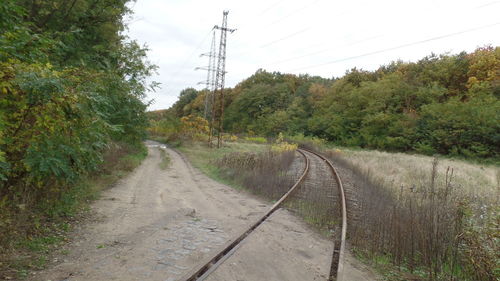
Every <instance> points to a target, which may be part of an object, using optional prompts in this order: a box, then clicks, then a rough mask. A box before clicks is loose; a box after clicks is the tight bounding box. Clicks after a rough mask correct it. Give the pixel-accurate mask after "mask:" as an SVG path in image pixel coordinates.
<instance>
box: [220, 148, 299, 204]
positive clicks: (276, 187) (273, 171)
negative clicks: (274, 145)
mask: <svg viewBox="0 0 500 281" xmlns="http://www.w3.org/2000/svg"><path fill="white" fill-rule="evenodd" d="M294 154H295V151H291V150H288V151H280V152H278V151H272V150H269V151H265V152H260V153H254V152H231V153H227V154H225V155H224V156H223V157H222V158H220V159H216V160H215V161H214V163H213V164H214V165H215V166H217V167H218V168H219V169H220V175H221V176H222V177H224V178H226V179H231V180H233V181H236V183H238V184H239V185H241V186H243V187H245V188H246V189H248V190H250V191H251V192H253V193H255V194H257V195H260V196H263V197H265V198H268V199H271V200H277V199H279V198H280V197H281V196H282V195H283V194H285V193H286V192H287V191H288V189H289V188H290V187H291V186H292V184H293V183H294V175H293V174H290V173H288V170H289V167H290V165H291V164H292V162H293V160H294V157H295V155H294Z"/></svg>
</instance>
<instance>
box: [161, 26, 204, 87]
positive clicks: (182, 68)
mask: <svg viewBox="0 0 500 281" xmlns="http://www.w3.org/2000/svg"><path fill="white" fill-rule="evenodd" d="M212 30H213V28H212V29H211V30H210V31H209V32H208V33H207V34H206V35H205V36H204V37H203V39H202V40H201V41H200V43H199V44H198V45H197V46H196V48H194V49H193V51H192V52H191V54H189V56H188V57H187V59H186V60H185V61H184V62H183V63H182V64H181V66H180V67H179V69H177V71H176V72H174V73H173V74H172V75H171V76H170V79H169V80H168V82H167V83H166V85H165V86H166V87H168V86H169V84H170V83H171V82H172V80H173V79H174V78H176V77H177V76H178V75H179V74H180V73H181V72H182V71H183V70H184V68H186V65H187V64H188V63H189V61H190V60H191V59H192V58H193V56H194V54H195V53H196V52H197V51H198V50H199V49H200V48H201V46H202V45H203V43H205V41H206V40H207V38H208V37H209V35H210V34H211V33H212Z"/></svg>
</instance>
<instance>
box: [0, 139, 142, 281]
mask: <svg viewBox="0 0 500 281" xmlns="http://www.w3.org/2000/svg"><path fill="white" fill-rule="evenodd" d="M146 156H147V148H146V147H145V146H144V145H140V146H137V147H131V146H127V145H113V146H111V147H110V149H109V151H107V152H106V153H105V155H104V162H103V164H102V165H101V166H100V168H99V173H97V174H94V175H87V176H85V177H82V178H81V179H80V180H79V182H78V183H76V184H75V185H73V186H70V187H68V188H67V190H66V191H65V192H64V193H62V195H61V196H60V197H59V198H56V199H54V200H52V201H47V202H43V203H42V204H39V205H37V206H34V207H33V208H27V207H25V208H24V209H22V210H18V209H17V210H13V209H7V208H2V209H0V212H2V213H1V216H0V218H1V220H0V226H1V227H2V231H3V230H5V229H7V230H8V232H7V231H3V232H2V233H1V235H3V237H4V239H2V242H3V243H2V245H0V248H1V250H0V279H7V280H9V279H24V278H26V277H28V275H29V272H30V270H37V269H42V268H44V267H45V266H46V264H47V261H49V260H50V257H51V256H52V255H54V254H57V253H60V254H64V255H67V254H69V252H68V251H67V250H66V249H63V248H62V246H64V244H65V243H66V242H67V241H68V239H69V238H68V237H67V235H68V234H69V233H70V231H71V230H72V228H73V225H75V224H78V223H79V222H80V221H81V219H83V218H84V214H85V210H88V208H89V204H90V202H91V201H92V200H95V199H97V198H98V197H99V194H100V191H102V190H104V189H105V188H107V187H109V186H110V185H111V184H113V183H115V182H116V181H117V180H118V179H120V178H122V177H124V176H125V175H127V174H128V173H129V172H131V171H132V170H134V168H135V167H137V166H138V165H139V164H140V163H141V162H142V160H143V159H144V158H145V157H146ZM4 226H6V227H5V228H4Z"/></svg>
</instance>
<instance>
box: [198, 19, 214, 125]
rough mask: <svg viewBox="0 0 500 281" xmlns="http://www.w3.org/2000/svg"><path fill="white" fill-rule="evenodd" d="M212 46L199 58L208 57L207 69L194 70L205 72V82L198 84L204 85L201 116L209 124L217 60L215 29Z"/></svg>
mask: <svg viewBox="0 0 500 281" xmlns="http://www.w3.org/2000/svg"><path fill="white" fill-rule="evenodd" d="M212 31H213V34H212V44H210V51H209V52H208V53H203V54H201V55H200V56H201V57H208V66H207V67H197V68H195V70H199V69H202V70H206V71H207V79H206V80H205V81H202V82H199V83H198V85H199V84H205V104H204V105H205V107H204V111H203V116H204V118H205V119H206V120H208V121H209V122H210V120H211V119H212V117H213V116H212V106H213V104H214V87H215V72H216V70H217V69H216V68H215V61H216V60H217V50H216V48H215V41H216V36H215V35H216V34H215V27H214V28H212Z"/></svg>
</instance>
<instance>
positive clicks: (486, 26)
mask: <svg viewBox="0 0 500 281" xmlns="http://www.w3.org/2000/svg"><path fill="white" fill-rule="evenodd" d="M499 24H500V22H497V23H494V24H489V25H483V26H479V27H475V28H471V29H467V30H463V31H458V32H454V33H450V34H445V35H441V36H436V37H432V38H429V39H425V40H420V41H416V42H412V43H407V44H403V45H399V46H396V47H392V48H387V49H382V50H378V51H374V52H369V53H365V54H362V55H357V56H352V57H348V58H343V59H337V60H333V61H329V62H325V63H321V64H316V65H310V66H306V67H300V68H296V69H292V70H289V72H292V71H297V70H303V69H309V68H316V67H320V66H324V65H329V64H334V63H338V62H343V61H348V60H353V59H357V58H362V57H366V56H371V55H375V54H380V53H385V52H388V51H393V50H397V49H402V48H406V47H410V46H414V45H419V44H423V43H427V42H430V41H435V40H440V39H443V38H448V37H453V36H456V35H460V34H464V33H469V32H473V31H476V30H481V29H485V28H489V27H492V26H495V25H499Z"/></svg>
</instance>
